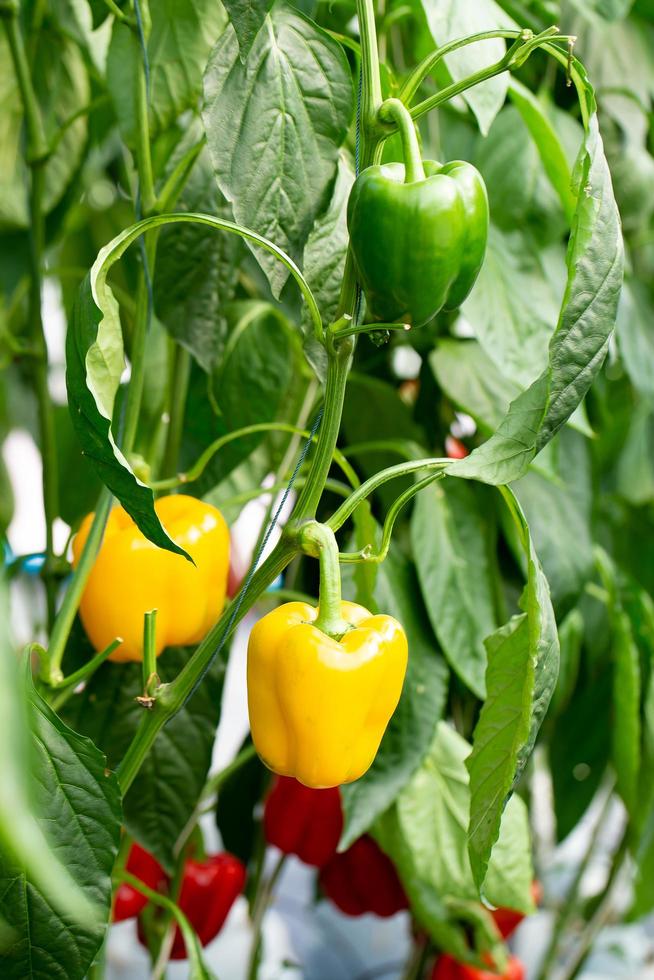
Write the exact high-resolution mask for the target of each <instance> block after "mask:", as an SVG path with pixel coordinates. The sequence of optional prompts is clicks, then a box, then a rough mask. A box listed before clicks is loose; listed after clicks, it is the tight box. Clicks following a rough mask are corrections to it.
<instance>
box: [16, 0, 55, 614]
mask: <svg viewBox="0 0 654 980" xmlns="http://www.w3.org/2000/svg"><path fill="white" fill-rule="evenodd" d="M2 19H3V21H4V26H5V31H6V34H7V42H8V45H9V50H10V53H11V59H12V64H13V67H14V72H15V74H16V80H17V82H18V88H19V90H20V95H21V101H22V104H23V112H24V115H25V129H26V133H27V155H26V156H27V164H28V166H29V169H30V194H29V210H30V292H29V309H28V322H29V329H30V346H31V350H32V351H33V352H34V355H35V356H34V360H33V363H32V386H33V389H34V395H35V397H36V402H37V410H38V420H39V437H40V444H41V458H42V462H43V509H44V512H45V528H46V541H45V564H44V567H43V578H44V582H45V589H46V601H47V619H48V629H49V630H50V629H52V624H53V622H54V618H55V602H56V588H57V582H56V576H55V553H54V540H53V524H54V521H55V519H56V517H57V515H58V513H59V501H58V495H59V490H58V486H59V483H58V475H57V459H58V456H57V443H56V435H55V425H54V413H53V408H52V401H51V399H50V393H49V391H48V350H47V346H46V342H45V335H44V332H43V319H42V315H41V291H42V277H43V255H44V252H45V217H44V211H43V197H44V192H45V163H46V160H47V158H48V145H47V141H46V138H45V132H44V129H43V119H42V116H41V109H40V106H39V103H38V100H37V98H36V93H35V91H34V86H33V84H32V77H31V73H30V65H29V60H28V56H27V52H26V50H25V43H24V40H23V35H22V33H21V29H20V24H19V20H18V7H17V6H16V7H13V8H11V9H6V8H5V9H4V11H3V17H2Z"/></svg>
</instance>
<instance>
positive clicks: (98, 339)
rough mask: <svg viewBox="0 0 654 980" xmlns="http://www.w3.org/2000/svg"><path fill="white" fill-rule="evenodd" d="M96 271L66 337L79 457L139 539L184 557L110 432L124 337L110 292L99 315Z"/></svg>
mask: <svg viewBox="0 0 654 980" xmlns="http://www.w3.org/2000/svg"><path fill="white" fill-rule="evenodd" d="M100 254H101V255H102V253H100ZM96 265H97V263H96ZM95 268H96V266H94V268H93V269H92V270H91V272H90V273H89V274H88V275H87V276H86V277H85V279H84V282H83V283H82V285H81V286H80V289H79V293H78V296H77V300H76V303H75V308H74V310H73V320H72V323H71V325H70V328H69V330H68V333H67V335H66V388H67V390H68V407H69V410H70V414H71V418H72V421H73V426H74V427H75V430H76V432H77V436H78V438H79V441H80V444H81V446H82V452H83V453H84V455H85V456H88V458H89V459H90V460H91V462H92V463H93V466H94V467H95V469H96V472H97V474H98V476H99V477H100V479H101V480H102V482H103V483H104V484H105V485H106V486H107V487H109V489H110V490H111V492H112V493H113V494H114V496H115V497H117V498H118V500H119V501H120V503H121V504H122V505H123V507H124V508H125V510H126V511H127V512H128V514H130V516H131V517H132V518H133V519H134V520H135V521H136V524H137V525H138V527H139V528H140V530H141V531H142V532H143V534H144V535H145V536H146V537H147V538H149V540H150V541H152V542H153V543H154V544H156V545H158V546H159V547H160V548H165V549H167V550H168V551H172V552H174V553H176V554H179V555H184V556H186V557H188V556H187V555H186V552H185V551H184V550H183V549H182V548H180V547H179V546H178V545H176V544H175V542H174V541H173V540H172V539H171V538H170V537H169V536H168V534H167V533H166V531H165V530H164V528H163V525H162V524H161V521H160V520H159V518H158V517H157V515H156V513H155V510H154V496H153V493H152V491H151V490H150V488H149V487H146V486H145V484H143V483H141V481H140V480H139V479H138V477H136V476H135V475H134V473H133V472H132V469H131V467H130V466H129V463H128V462H127V460H126V459H125V457H124V456H123V454H122V453H121V452H120V450H119V449H118V447H117V446H116V443H115V441H114V438H113V435H112V432H111V419H112V416H113V410H114V400H115V396H116V392H117V390H118V384H119V382H120V376H121V374H122V370H123V363H124V357H123V338H122V333H121V329H120V320H119V314H118V304H117V303H116V301H115V299H114V296H113V293H112V292H111V290H110V289H109V288H108V287H107V289H106V293H105V303H106V306H105V313H104V315H103V311H102V308H101V306H100V303H101V302H102V300H100V299H99V300H97V301H96V298H95V297H94V295H93V292H94V282H95V283H96V284H97V278H96V276H94V270H95Z"/></svg>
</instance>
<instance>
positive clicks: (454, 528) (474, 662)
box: [411, 480, 497, 697]
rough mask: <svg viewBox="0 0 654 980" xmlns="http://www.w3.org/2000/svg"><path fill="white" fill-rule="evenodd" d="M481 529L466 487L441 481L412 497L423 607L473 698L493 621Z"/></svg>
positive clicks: (473, 494)
mask: <svg viewBox="0 0 654 980" xmlns="http://www.w3.org/2000/svg"><path fill="white" fill-rule="evenodd" d="M486 533H487V532H486V528H485V522H484V518H483V516H482V507H481V504H480V499H479V497H478V494H477V491H476V490H475V489H474V488H473V487H472V486H468V484H466V483H464V482H460V483H459V482H455V481H452V480H446V481H441V482H440V483H437V484H434V486H433V487H428V488H427V489H426V490H423V491H422V492H421V493H420V495H419V496H418V498H417V500H416V504H415V508H414V511H413V517H412V520H411V537H412V542H413V554H414V558H415V562H416V567H417V569H418V578H419V580H420V587H421V589H422V595H423V598H424V600H425V605H426V607H427V611H428V613H429V618H430V620H431V624H432V627H433V629H434V632H435V633H436V636H437V637H438V642H439V643H440V645H441V647H442V648H443V653H444V654H445V656H446V658H447V661H448V663H449V665H450V667H451V668H452V670H453V671H454V672H455V673H456V674H458V676H459V677H460V678H461V680H462V681H463V682H464V683H465V684H467V686H468V687H469V688H470V689H471V690H472V691H473V692H474V693H475V694H477V695H478V696H479V697H483V695H484V691H485V684H484V674H485V671H486V653H485V650H484V639H485V637H487V636H488V635H489V634H490V633H492V632H493V630H494V629H495V627H496V625H497V624H496V620H495V612H494V600H493V585H492V571H491V565H490V559H489V554H488V548H487V539H486Z"/></svg>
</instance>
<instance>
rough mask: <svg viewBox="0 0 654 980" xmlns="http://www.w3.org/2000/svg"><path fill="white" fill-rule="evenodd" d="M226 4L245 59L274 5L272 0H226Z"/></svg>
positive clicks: (243, 59) (242, 56) (242, 57)
mask: <svg viewBox="0 0 654 980" xmlns="http://www.w3.org/2000/svg"><path fill="white" fill-rule="evenodd" d="M224 6H225V10H226V11H227V14H228V16H229V19H230V20H231V22H232V26H233V28H234V30H235V31H236V36H237V38H238V45H239V49H240V53H241V60H242V61H245V59H246V58H247V56H248V53H249V51H250V48H251V47H252V45H253V44H254V39H255V38H256V36H257V34H258V33H259V30H260V29H261V27H262V25H263V22H264V21H265V19H266V14H267V13H268V11H269V10H270V7H271V6H272V0H225V4H224Z"/></svg>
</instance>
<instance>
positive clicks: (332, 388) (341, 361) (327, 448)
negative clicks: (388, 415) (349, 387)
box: [293, 338, 354, 521]
mask: <svg viewBox="0 0 654 980" xmlns="http://www.w3.org/2000/svg"><path fill="white" fill-rule="evenodd" d="M353 349H354V343H353V341H352V340H351V339H350V338H348V339H346V340H343V341H342V342H340V343H339V344H338V345H336V346H335V347H334V348H333V349H332V350H331V351H330V352H329V362H328V367H327V384H326V386H325V407H324V412H323V417H322V421H321V423H320V430H319V437H318V443H317V445H316V450H315V453H314V455H313V459H312V461H311V468H310V470H309V475H308V478H307V482H306V484H305V487H304V490H303V491H302V493H301V494H300V496H299V498H298V501H297V504H296V505H295V508H294V510H293V521H302V520H305V519H306V518H307V517H314V516H315V513H316V509H317V507H318V503H319V501H320V498H321V496H322V492H323V489H324V486H325V481H326V479H327V477H328V475H329V469H330V467H331V465H332V459H333V457H334V450H335V448H336V441H337V439H338V433H339V430H340V427H341V415H342V414H343V401H344V399H345V386H346V384H347V376H348V373H349V370H350V364H351V361H352V352H353Z"/></svg>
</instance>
